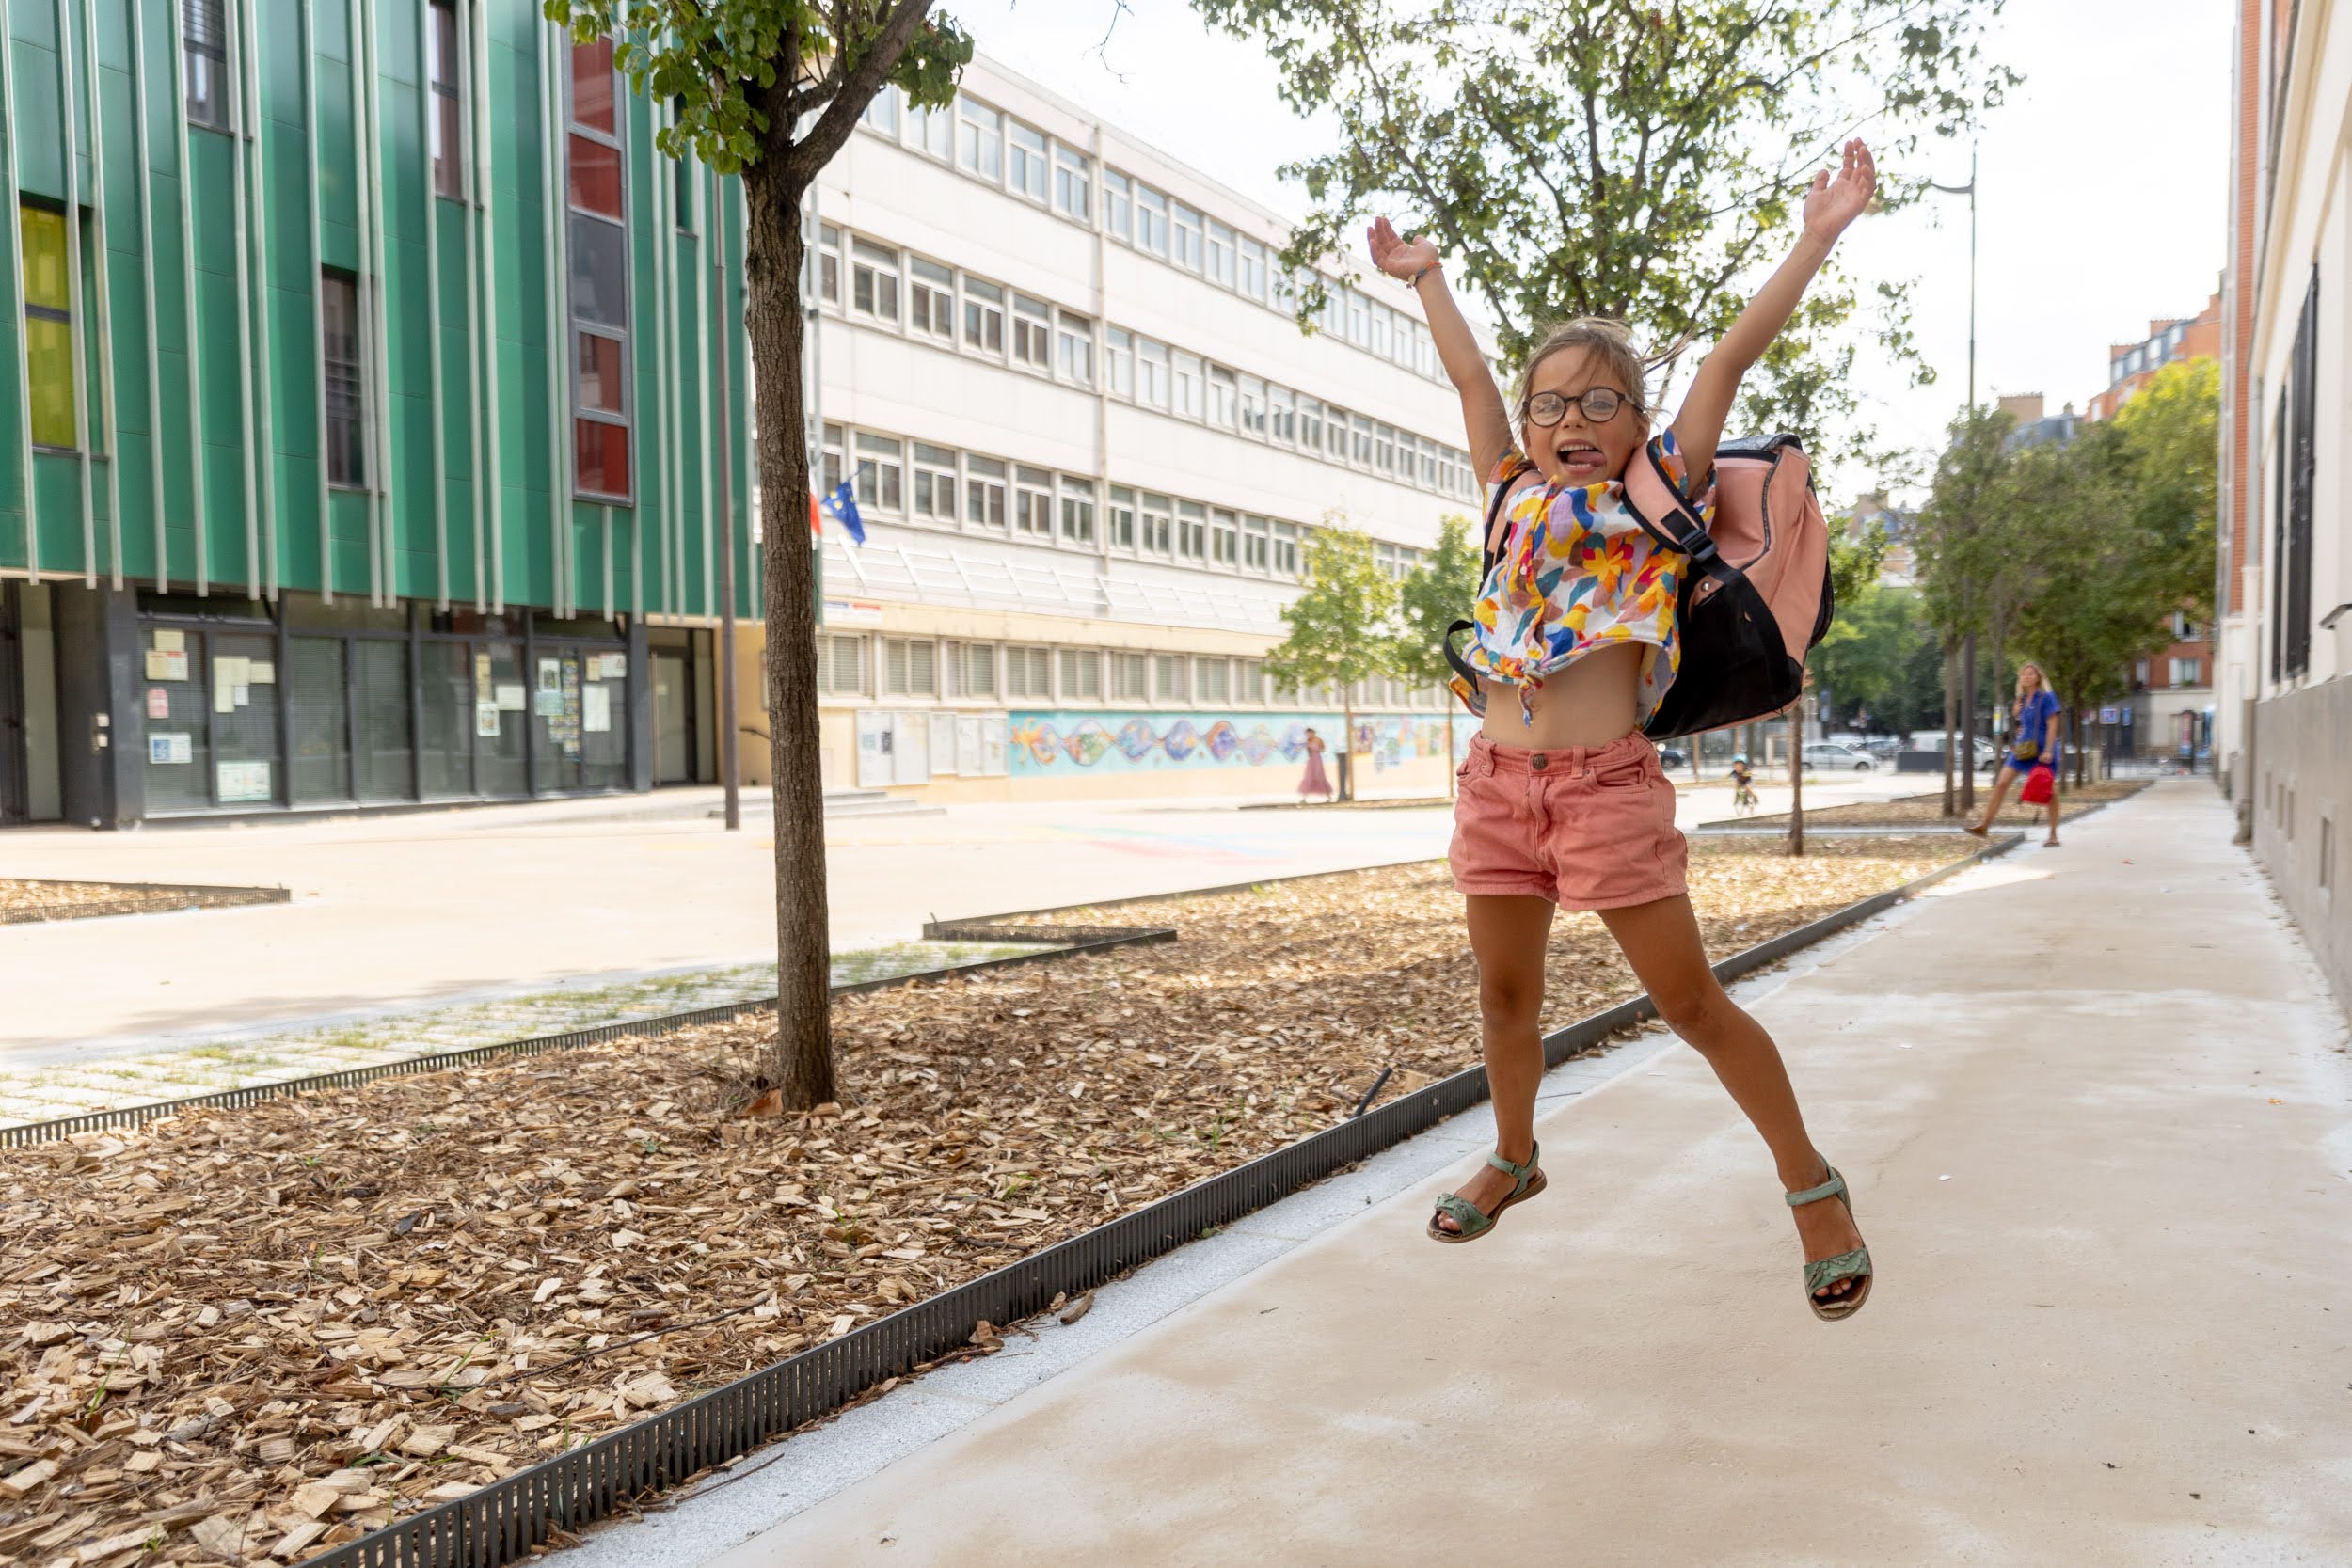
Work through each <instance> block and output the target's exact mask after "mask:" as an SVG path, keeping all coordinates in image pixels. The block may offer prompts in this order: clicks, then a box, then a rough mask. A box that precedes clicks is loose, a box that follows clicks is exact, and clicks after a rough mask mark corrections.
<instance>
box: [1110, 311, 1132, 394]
mask: <svg viewBox="0 0 2352 1568" xmlns="http://www.w3.org/2000/svg"><path fill="white" fill-rule="evenodd" d="M1103 390H1104V392H1105V393H1107V394H1108V395H1110V396H1111V397H1115V398H1117V399H1119V400H1120V402H1122V403H1133V402H1134V401H1135V400H1136V337H1135V334H1134V333H1132V332H1130V331H1128V330H1127V329H1126V328H1125V327H1123V326H1112V325H1109V324H1108V323H1105V324H1104V326H1103Z"/></svg>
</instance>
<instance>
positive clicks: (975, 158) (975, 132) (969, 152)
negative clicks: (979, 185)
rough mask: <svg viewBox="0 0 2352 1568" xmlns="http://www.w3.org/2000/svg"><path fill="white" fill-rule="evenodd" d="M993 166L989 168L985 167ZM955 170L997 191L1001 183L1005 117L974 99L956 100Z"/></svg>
mask: <svg viewBox="0 0 2352 1568" xmlns="http://www.w3.org/2000/svg"><path fill="white" fill-rule="evenodd" d="M966 131H969V132H970V133H971V135H970V136H969V137H967V136H966V135H965V134H964V133H965V132H966ZM990 164H993V165H994V166H993V167H988V166H987V165H990ZM956 167H957V168H959V169H961V170H962V171H963V172H964V173H966V174H968V175H970V176H972V177H973V178H974V179H976V180H979V181H983V182H987V183H988V184H991V185H993V186H995V187H997V188H998V189H1000V190H1001V189H1003V188H1004V183H1005V113H1004V111H1003V110H1002V109H997V108H993V107H992V106H991V105H989V104H986V103H981V102H980V101H979V100H978V99H977V98H968V97H963V96H961V95H960V96H958V98H957V99H956Z"/></svg>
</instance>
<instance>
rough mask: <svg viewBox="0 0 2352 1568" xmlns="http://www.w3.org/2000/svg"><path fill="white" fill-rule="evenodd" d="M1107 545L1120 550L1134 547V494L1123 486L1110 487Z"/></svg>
mask: <svg viewBox="0 0 2352 1568" xmlns="http://www.w3.org/2000/svg"><path fill="white" fill-rule="evenodd" d="M1108 516H1109V523H1110V528H1109V533H1110V538H1109V541H1108V542H1109V543H1110V544H1111V545H1112V546H1115V547H1117V548H1119V549H1122V550H1132V549H1134V548H1135V547H1136V493H1135V492H1134V491H1133V490H1130V489H1128V488H1127V487H1126V486H1125V485H1123V484H1114V485H1112V486H1111V503H1110V508H1109V514H1108Z"/></svg>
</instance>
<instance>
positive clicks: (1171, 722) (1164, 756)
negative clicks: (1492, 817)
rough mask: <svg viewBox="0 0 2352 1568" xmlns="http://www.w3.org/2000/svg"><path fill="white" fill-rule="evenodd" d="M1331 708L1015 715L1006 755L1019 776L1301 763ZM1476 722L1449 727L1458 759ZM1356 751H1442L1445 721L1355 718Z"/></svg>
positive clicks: (1391, 763) (1334, 728) (1335, 719)
mask: <svg viewBox="0 0 2352 1568" xmlns="http://www.w3.org/2000/svg"><path fill="white" fill-rule="evenodd" d="M1341 722H1342V721H1341V718H1340V716H1339V715H1338V714H1336V713H1310V714H1266V713H1222V714H1210V713H1192V714H1168V713H1152V714H1141V713H1138V714H1121V713H1015V714H1013V715H1012V736H1011V741H1012V744H1011V747H1010V757H1009V760H1010V762H1011V771H1012V773H1013V776H1014V777H1016V778H1019V777H1023V776H1029V777H1035V776H1038V775H1041V774H1051V773H1068V772H1071V771H1073V770H1074V769H1077V768H1086V769H1089V770H1091V771H1094V772H1098V773H1142V772H1155V771H1165V770H1166V769H1168V768H1205V767H1218V766H1222V765H1228V764H1230V765H1232V766H1237V767H1246V768H1259V767H1268V766H1273V765H1278V764H1298V765H1302V766H1303V762H1304V759H1305V757H1306V754H1307V731H1308V730H1309V729H1310V728H1311V729H1313V730H1315V731H1316V732H1318V733H1319V734H1321V735H1322V736H1324V737H1325V738H1326V739H1332V738H1335V737H1337V736H1338V735H1339V733H1340V725H1341ZM1477 728H1478V726H1477V724H1476V722H1475V721H1460V722H1457V723H1456V724H1455V725H1454V730H1455V747H1454V749H1455V752H1456V755H1457V757H1460V756H1467V755H1469V754H1470V736H1471V735H1472V734H1473V733H1475V731H1476V730H1477ZM1356 751H1357V752H1358V753H1359V755H1369V756H1370V758H1371V760H1372V765H1373V768H1374V769H1375V771H1383V770H1386V769H1387V768H1393V767H1396V766H1397V765H1399V764H1401V763H1404V762H1406V761H1408V760H1410V759H1413V758H1417V757H1442V756H1444V755H1445V720H1444V718H1443V717H1438V718H1434V719H1432V718H1424V717H1421V716H1418V715H1415V716H1401V715H1390V716H1382V717H1378V718H1369V719H1359V720H1358V721H1356Z"/></svg>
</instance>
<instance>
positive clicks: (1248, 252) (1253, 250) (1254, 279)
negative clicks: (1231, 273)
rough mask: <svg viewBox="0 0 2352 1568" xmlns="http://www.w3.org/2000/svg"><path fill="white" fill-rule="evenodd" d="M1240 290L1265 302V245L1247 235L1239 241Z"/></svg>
mask: <svg viewBox="0 0 2352 1568" xmlns="http://www.w3.org/2000/svg"><path fill="white" fill-rule="evenodd" d="M1240 286H1241V292H1242V293H1245V294H1248V296H1249V297H1250V298H1251V299H1254V300H1256V301H1257V302H1258V303H1259V304H1261V305H1263V304H1264V303H1265V246H1263V245H1260V244H1259V243H1258V242H1257V241H1255V240H1253V239H1251V238H1249V237H1248V235H1246V234H1245V235H1244V236H1242V242H1241V285H1240Z"/></svg>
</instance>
